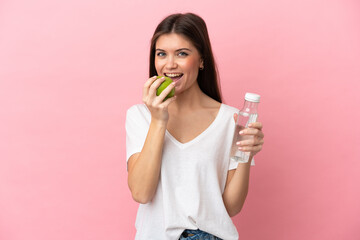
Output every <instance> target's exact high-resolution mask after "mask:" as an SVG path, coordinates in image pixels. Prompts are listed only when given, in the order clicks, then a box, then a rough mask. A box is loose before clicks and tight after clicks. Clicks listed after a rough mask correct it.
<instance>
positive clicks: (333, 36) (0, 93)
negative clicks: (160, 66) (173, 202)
mask: <svg viewBox="0 0 360 240" xmlns="http://www.w3.org/2000/svg"><path fill="white" fill-rule="evenodd" d="M359 10H360V4H359V2H358V1H356V0H353V1H351V0H348V1H340V0H329V1H322V0H311V1H308V0H306V1H303V0H294V1H284V0H278V1H266V0H259V1H251V0H245V1H236V0H233V1H225V2H222V3H220V2H219V1H209V0H201V1H190V0H184V1H174V2H170V1H168V0H167V1H163V0H156V1H145V0H142V1H141V0H134V1H118V0H117V1H115V0H105V1H87V0H86V1H85V0H79V1H73V0H62V1H59V0H56V1H47V0H34V1H25V0H2V1H1V2H0V239H1V240H24V239H26V240H48V239H51V240H63V239H68V240H78V239H81V240H103V239H106V240H115V239H116V240H119V239H133V238H134V234H135V229H134V222H135V215H136V210H137V206H138V205H137V204H136V203H135V202H133V200H132V198H131V195H130V192H129V190H128V188H127V180H126V179H127V172H126V161H125V129H124V123H125V113H126V109H127V108H128V107H130V106H131V105H132V104H135V103H140V102H141V90H142V85H143V82H144V81H145V80H146V79H147V69H148V52H149V51H148V48H149V41H150V38H151V35H152V33H153V31H154V28H155V27H156V25H157V24H158V23H159V21H160V20H161V19H162V18H163V17H165V16H166V15H168V14H170V13H174V12H188V11H192V12H195V13H197V14H199V15H201V16H202V17H203V18H204V19H205V20H206V22H207V24H208V28H209V32H210V37H211V40H212V44H213V49H214V52H215V56H216V60H217V62H218V65H219V69H220V76H221V85H222V92H223V96H224V100H225V103H227V104H229V105H233V106H236V107H240V106H241V105H242V101H243V100H242V99H243V96H244V94H245V92H248V91H249V92H256V93H259V94H261V95H262V102H261V104H260V109H259V111H260V115H261V116H260V120H261V121H262V122H263V123H264V132H265V135H266V136H265V145H264V148H263V151H262V152H261V153H259V155H258V157H257V162H256V163H257V165H256V166H255V167H253V168H252V173H251V183H250V192H249V195H248V199H247V201H246V204H245V207H244V209H243V211H242V212H241V213H240V214H239V215H238V216H236V217H234V219H233V220H234V222H235V224H236V226H237V228H238V231H239V234H240V239H270V240H272V239H274V240H275V239H276V240H280V239H282V240H288V239H292V240H302V239H314V240H315V239H316V240H318V239H326V240H338V239H342V240H354V239H360V230H359V224H360V220H359V219H360V218H359V216H360V204H359V202H360V187H359V182H360V174H359V169H360V161H359V160H360V151H359V149H360V148H359V144H360V139H359V135H360V128H359V126H358V124H359V121H360V113H359V103H360V98H359V94H358V91H359V90H360V14H359Z"/></svg>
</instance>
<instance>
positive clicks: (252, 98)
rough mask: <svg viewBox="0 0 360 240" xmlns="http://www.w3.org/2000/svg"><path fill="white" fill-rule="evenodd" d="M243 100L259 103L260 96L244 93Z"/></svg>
mask: <svg viewBox="0 0 360 240" xmlns="http://www.w3.org/2000/svg"><path fill="white" fill-rule="evenodd" d="M245 100H246V101H250V102H256V103H258V102H260V95H259V94H256V93H246V94H245Z"/></svg>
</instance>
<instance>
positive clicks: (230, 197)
mask: <svg viewBox="0 0 360 240" xmlns="http://www.w3.org/2000/svg"><path fill="white" fill-rule="evenodd" d="M250 159H252V156H250ZM250 164H251V160H249V161H248V162H247V163H239V164H238V167H237V168H236V171H235V173H234V175H233V176H232V178H231V180H230V182H229V183H228V184H227V186H226V188H225V190H224V193H223V200H224V204H225V207H226V210H227V212H228V214H229V215H230V217H233V216H235V215H236V214H238V213H239V212H240V211H241V209H242V207H243V205H244V203H245V199H246V196H247V193H248V188H249V177H250Z"/></svg>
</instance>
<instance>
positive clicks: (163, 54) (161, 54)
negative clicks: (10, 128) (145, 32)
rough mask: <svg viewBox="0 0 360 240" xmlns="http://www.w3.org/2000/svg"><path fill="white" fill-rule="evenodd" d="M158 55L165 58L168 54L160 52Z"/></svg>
mask: <svg viewBox="0 0 360 240" xmlns="http://www.w3.org/2000/svg"><path fill="white" fill-rule="evenodd" d="M156 55H157V56H158V57H163V56H165V55H166V54H165V53H164V52H158V53H157V54H156Z"/></svg>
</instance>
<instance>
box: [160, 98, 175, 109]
mask: <svg viewBox="0 0 360 240" xmlns="http://www.w3.org/2000/svg"><path fill="white" fill-rule="evenodd" d="M175 100H176V96H173V97H171V98H168V99H166V100H165V101H163V102H162V103H161V104H160V106H163V107H168V106H169V105H170V104H171V103H172V102H174V101H175Z"/></svg>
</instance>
